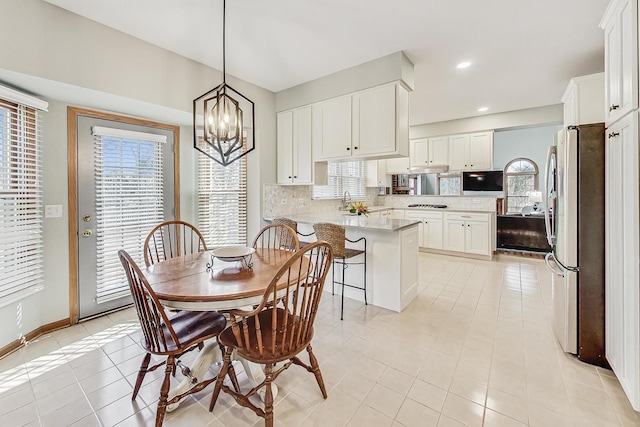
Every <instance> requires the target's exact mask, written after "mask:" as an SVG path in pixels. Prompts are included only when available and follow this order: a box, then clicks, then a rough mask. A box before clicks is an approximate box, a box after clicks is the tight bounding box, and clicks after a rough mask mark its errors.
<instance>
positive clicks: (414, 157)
mask: <svg viewBox="0 0 640 427" xmlns="http://www.w3.org/2000/svg"><path fill="white" fill-rule="evenodd" d="M428 165H429V140H428V139H427V138H422V139H412V140H411V141H409V166H411V167H412V168H415V167H425V166H428Z"/></svg>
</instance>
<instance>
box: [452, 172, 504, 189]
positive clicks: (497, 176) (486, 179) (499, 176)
mask: <svg viewBox="0 0 640 427" xmlns="http://www.w3.org/2000/svg"><path fill="white" fill-rule="evenodd" d="M502 186H503V172H502V171H475V172H463V173H462V190H463V191H502Z"/></svg>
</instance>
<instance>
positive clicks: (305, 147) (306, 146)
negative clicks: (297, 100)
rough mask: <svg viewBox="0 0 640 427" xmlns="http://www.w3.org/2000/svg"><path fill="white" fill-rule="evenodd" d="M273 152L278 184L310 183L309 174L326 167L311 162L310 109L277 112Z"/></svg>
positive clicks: (312, 177)
mask: <svg viewBox="0 0 640 427" xmlns="http://www.w3.org/2000/svg"><path fill="white" fill-rule="evenodd" d="M277 153H278V154H277V159H278V160H277V161H278V171H277V177H278V184H313V183H314V173H313V172H314V171H316V172H318V170H319V168H320V169H321V168H322V166H324V168H326V164H319V163H318V164H314V163H313V157H312V156H313V152H312V144H311V107H302V108H296V109H294V110H289V111H283V112H281V113H278V115H277ZM322 179H324V180H326V178H322ZM322 179H321V181H322ZM318 183H321V182H318Z"/></svg>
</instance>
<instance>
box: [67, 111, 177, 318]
mask: <svg viewBox="0 0 640 427" xmlns="http://www.w3.org/2000/svg"><path fill="white" fill-rule="evenodd" d="M79 116H85V117H91V118H95V119H105V120H113V121H116V122H122V123H127V124H134V125H140V126H149V127H154V128H160V129H165V130H169V131H173V135H174V136H173V142H174V149H173V162H174V168H173V180H174V186H173V188H174V206H175V217H176V219H180V127H179V126H175V125H170V124H166V123H160V122H154V121H151V120H146V119H138V118H135V117H128V116H121V115H117V114H113V113H105V112H102V111H94V110H88V109H84V108H77V107H71V106H68V107H67V176H68V193H69V194H68V197H69V203H68V210H69V318H70V320H71V324H72V325H73V324H76V323H78V312H79V307H78V232H77V229H78V215H77V202H78V201H77V192H78V184H77V182H78V153H77V149H78V147H77V137H78V135H77V124H78V117H79Z"/></svg>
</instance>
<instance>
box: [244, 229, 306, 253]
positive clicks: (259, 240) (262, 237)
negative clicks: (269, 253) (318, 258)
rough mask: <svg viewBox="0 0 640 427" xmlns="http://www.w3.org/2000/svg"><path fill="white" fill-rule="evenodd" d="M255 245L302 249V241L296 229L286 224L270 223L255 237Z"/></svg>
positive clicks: (257, 246)
mask: <svg viewBox="0 0 640 427" xmlns="http://www.w3.org/2000/svg"><path fill="white" fill-rule="evenodd" d="M253 247H254V248H256V249H258V248H263V249H286V250H290V251H297V250H298V249H300V241H299V240H298V235H297V233H296V231H295V230H294V229H292V228H291V227H289V226H287V225H284V224H269V225H267V226H266V227H264V228H263V229H262V230H260V232H259V233H258V235H257V236H256V238H255V239H253Z"/></svg>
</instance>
